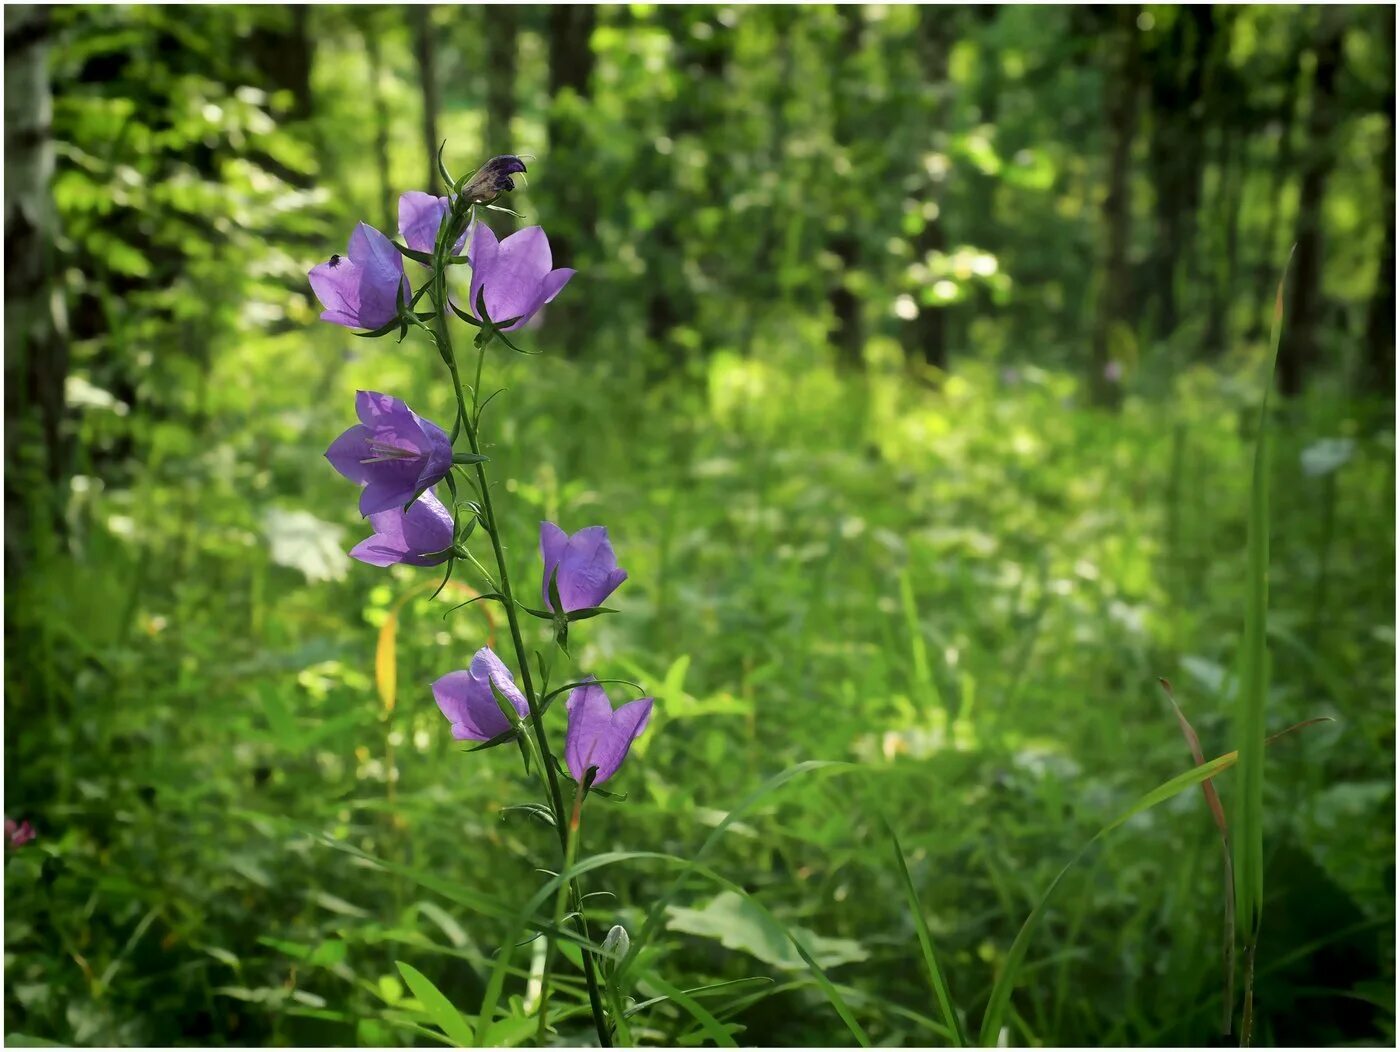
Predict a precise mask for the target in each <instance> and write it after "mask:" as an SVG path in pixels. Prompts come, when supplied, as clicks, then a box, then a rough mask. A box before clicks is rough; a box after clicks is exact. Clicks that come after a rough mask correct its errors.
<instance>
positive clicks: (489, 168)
mask: <svg viewBox="0 0 1400 1052" xmlns="http://www.w3.org/2000/svg"><path fill="white" fill-rule="evenodd" d="M523 171H525V162H524V161H522V160H521V159H520V158H519V157H516V156H515V155H514V154H509V153H508V154H502V155H501V156H500V157H492V158H491V159H490V160H489V161H487V162H486V163H485V164H483V165H482V166H481V167H480V168H478V169H477V170H476V172H475V173H473V175H472V177H471V179H469V180H468V181H467V185H466V186H464V187H462V196H463V197H465V198H466V199H467V200H468V201H470V202H471V203H472V204H480V203H482V202H485V201H494V200H495V199H496V197H497V196H498V195H500V194H506V193H510V191H512V190H514V189H515V180H514V179H512V178H511V176H512V175H518V174H519V173H521V172H523Z"/></svg>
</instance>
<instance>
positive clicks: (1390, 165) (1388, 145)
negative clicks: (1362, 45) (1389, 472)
mask: <svg viewBox="0 0 1400 1052" xmlns="http://www.w3.org/2000/svg"><path fill="white" fill-rule="evenodd" d="M1382 26H1383V30H1384V31H1383V33H1382V34H1381V37H1382V39H1384V40H1386V41H1388V42H1389V54H1390V67H1391V68H1392V69H1393V68H1394V66H1395V8H1394V7H1386V8H1385V17H1384V21H1383V22H1382ZM1383 108H1384V113H1385V120H1386V125H1385V152H1384V154H1383V155H1382V160H1381V196H1380V210H1381V214H1382V215H1383V216H1385V236H1384V238H1383V239H1382V241H1381V254H1380V258H1379V260H1378V261H1377V264H1376V267H1377V269H1376V289H1375V292H1373V293H1372V294H1371V304H1370V307H1369V309H1368V310H1367V316H1366V374H1367V376H1366V379H1367V383H1368V384H1369V386H1370V388H1371V389H1372V390H1373V391H1378V392H1380V393H1381V395H1382V396H1384V397H1387V398H1389V397H1391V396H1392V395H1393V394H1394V392H1395V81H1394V80H1393V79H1392V80H1391V82H1390V94H1389V96H1388V97H1387V98H1386V100H1385V102H1384V104H1383Z"/></svg>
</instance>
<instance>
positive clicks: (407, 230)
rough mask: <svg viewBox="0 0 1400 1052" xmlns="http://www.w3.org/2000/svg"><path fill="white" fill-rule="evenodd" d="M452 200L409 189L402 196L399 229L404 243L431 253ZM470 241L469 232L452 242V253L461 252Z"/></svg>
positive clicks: (464, 232) (414, 248) (420, 250)
mask: <svg viewBox="0 0 1400 1052" xmlns="http://www.w3.org/2000/svg"><path fill="white" fill-rule="evenodd" d="M448 208H449V202H448V200H447V198H445V197H434V196H433V195H432V194H425V193H423V192H422V191H421V190H410V191H409V192H408V193H406V194H402V195H401V196H400V197H399V233H400V234H402V235H403V243H404V244H405V245H407V246H408V247H409V248H411V249H413V251H415V252H427V253H430V254H431V253H432V251H433V248H434V247H435V246H436V245H437V236H438V230H439V229H441V227H442V223H443V220H444V219H446V218H447V212H448ZM466 243H467V232H466V231H465V230H464V231H462V236H461V237H459V238H458V239H457V243H456V244H455V245H453V246H452V254H453V255H454V256H459V255H461V254H462V249H463V248H464V247H465V246H466Z"/></svg>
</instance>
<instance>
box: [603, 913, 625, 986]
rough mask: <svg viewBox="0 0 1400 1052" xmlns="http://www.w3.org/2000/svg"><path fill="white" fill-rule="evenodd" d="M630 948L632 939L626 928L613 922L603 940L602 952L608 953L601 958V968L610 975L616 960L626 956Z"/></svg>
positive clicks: (616, 963)
mask: <svg viewBox="0 0 1400 1052" xmlns="http://www.w3.org/2000/svg"><path fill="white" fill-rule="evenodd" d="M631 948H632V940H631V938H629V937H628V935H627V929H626V928H624V927H623V926H622V925H621V924H614V925H613V926H612V928H611V929H610V930H609V931H608V935H607V938H605V939H604V940H603V952H604V953H605V954H608V956H607V957H606V958H604V960H603V970H604V971H605V972H607V974H609V975H611V974H612V971H613V969H614V968H616V967H617V965H618V962H620V961H621V960H622V958H624V957H626V956H627V951H628V950H630V949H631Z"/></svg>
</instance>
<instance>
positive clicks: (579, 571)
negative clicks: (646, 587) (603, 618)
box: [558, 526, 627, 611]
mask: <svg viewBox="0 0 1400 1052" xmlns="http://www.w3.org/2000/svg"><path fill="white" fill-rule="evenodd" d="M619 573H620V574H621V576H620V577H619V576H618V574H619ZM626 579H627V573H626V571H622V570H620V569H619V567H618V565H617V556H616V555H615V554H614V553H613V547H612V544H611V542H609V540H608V530H607V527H605V526H588V527H585V528H584V529H582V530H579V531H578V532H577V533H575V534H574V535H573V536H572V537H570V538H569V544H568V547H567V548H566V549H565V551H564V554H563V556H562V557H561V558H560V560H559V578H558V580H559V599H560V601H561V602H562V603H563V604H564V609H565V610H566V611H573V610H584V609H587V608H588V607H592V606H601V605H602V604H603V601H604V600H605V599H607V597H608V596H610V595H612V593H613V591H614V590H615V589H616V588H617V586H618V585H620V584H621V583H622V582H623V581H625V580H626Z"/></svg>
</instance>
